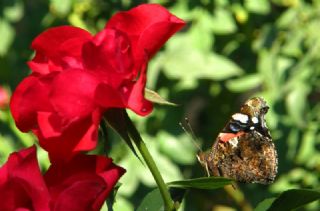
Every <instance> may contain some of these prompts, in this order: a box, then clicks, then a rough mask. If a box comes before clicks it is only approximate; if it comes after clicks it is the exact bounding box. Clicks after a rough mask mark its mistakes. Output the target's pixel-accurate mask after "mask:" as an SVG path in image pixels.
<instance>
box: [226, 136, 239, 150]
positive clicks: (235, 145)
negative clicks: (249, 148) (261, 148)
mask: <svg viewBox="0 0 320 211" xmlns="http://www.w3.org/2000/svg"><path fill="white" fill-rule="evenodd" d="M228 143H230V144H231V146H232V148H235V147H237V146H238V137H234V138H232V139H230V140H229V141H228Z"/></svg>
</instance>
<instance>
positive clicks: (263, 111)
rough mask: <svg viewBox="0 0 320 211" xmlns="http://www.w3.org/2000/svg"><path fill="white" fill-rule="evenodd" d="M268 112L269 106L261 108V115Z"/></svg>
mask: <svg viewBox="0 0 320 211" xmlns="http://www.w3.org/2000/svg"><path fill="white" fill-rule="evenodd" d="M268 110H269V106H266V107H263V108H261V113H264V114H266V113H267V112H268Z"/></svg>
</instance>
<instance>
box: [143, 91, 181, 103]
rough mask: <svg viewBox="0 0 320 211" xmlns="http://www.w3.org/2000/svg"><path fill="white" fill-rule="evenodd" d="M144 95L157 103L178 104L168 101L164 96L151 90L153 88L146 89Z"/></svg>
mask: <svg viewBox="0 0 320 211" xmlns="http://www.w3.org/2000/svg"><path fill="white" fill-rule="evenodd" d="M144 97H145V98H146V99H147V100H149V101H151V102H153V103H157V104H161V105H169V106H177V104H175V103H172V102H169V101H167V100H166V99H164V98H162V97H161V96H160V95H159V94H158V93H157V92H155V91H153V90H151V89H147V88H145V89H144Z"/></svg>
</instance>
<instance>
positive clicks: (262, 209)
mask: <svg viewBox="0 0 320 211" xmlns="http://www.w3.org/2000/svg"><path fill="white" fill-rule="evenodd" d="M275 199H276V198H275V197H274V198H268V199H265V200H263V201H262V202H260V203H259V204H258V206H257V207H256V208H255V209H254V211H266V210H267V209H268V208H269V207H270V206H271V204H272V203H273V202H274V200H275Z"/></svg>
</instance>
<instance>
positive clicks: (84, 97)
mask: <svg viewBox="0 0 320 211" xmlns="http://www.w3.org/2000/svg"><path fill="white" fill-rule="evenodd" d="M99 83H100V81H99V79H98V78H97V77H95V76H94V75H93V74H91V73H90V72H86V71H83V70H78V69H71V70H65V71H64V72H61V73H60V74H59V75H58V76H57V77H56V78H55V79H54V81H53V83H52V86H51V92H50V96H49V97H50V102H51V103H52V105H53V107H54V110H55V111H56V112H57V113H58V115H59V116H60V117H61V118H63V120H62V121H67V122H72V121H75V120H77V119H81V118H84V117H86V116H88V115H90V114H91V113H92V112H93V110H94V109H95V107H96V105H95V103H94V100H93V99H94V93H95V90H96V87H97V85H98V84H99Z"/></svg>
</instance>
